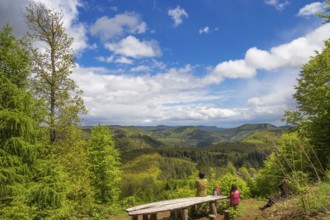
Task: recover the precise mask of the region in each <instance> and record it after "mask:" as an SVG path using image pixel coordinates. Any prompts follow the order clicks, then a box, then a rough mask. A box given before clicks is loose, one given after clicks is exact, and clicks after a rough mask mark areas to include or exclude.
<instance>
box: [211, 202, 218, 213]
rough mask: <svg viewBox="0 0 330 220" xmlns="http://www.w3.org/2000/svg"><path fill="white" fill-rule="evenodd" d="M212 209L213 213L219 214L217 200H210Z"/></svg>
mask: <svg viewBox="0 0 330 220" xmlns="http://www.w3.org/2000/svg"><path fill="white" fill-rule="evenodd" d="M210 210H211V214H213V215H215V216H217V214H218V213H217V206H216V205H215V201H211V202H210Z"/></svg>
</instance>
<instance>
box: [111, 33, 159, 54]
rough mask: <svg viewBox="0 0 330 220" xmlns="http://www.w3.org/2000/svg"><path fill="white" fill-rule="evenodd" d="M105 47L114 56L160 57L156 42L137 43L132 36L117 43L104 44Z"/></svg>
mask: <svg viewBox="0 0 330 220" xmlns="http://www.w3.org/2000/svg"><path fill="white" fill-rule="evenodd" d="M105 47H106V48H107V49H109V50H110V51H112V52H113V53H115V54H119V55H122V56H127V57H132V58H145V57H157V56H160V55H161V50H160V48H159V46H158V43H157V41H154V40H151V41H139V40H138V39H137V38H135V37H134V36H128V37H126V38H124V39H122V40H121V41H119V42H118V43H106V44H105Z"/></svg>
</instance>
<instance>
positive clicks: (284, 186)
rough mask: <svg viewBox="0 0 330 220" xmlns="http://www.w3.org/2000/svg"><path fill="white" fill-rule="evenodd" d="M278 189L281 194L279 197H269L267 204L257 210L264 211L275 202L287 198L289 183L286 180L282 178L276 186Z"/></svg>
mask: <svg viewBox="0 0 330 220" xmlns="http://www.w3.org/2000/svg"><path fill="white" fill-rule="evenodd" d="M278 187H279V188H280V190H281V194H280V195H279V196H273V197H270V198H269V199H268V202H267V203H266V204H265V205H264V206H263V207H261V208H259V209H260V210H261V211H263V210H265V209H266V208H269V207H271V206H272V205H274V204H275V203H276V202H278V201H279V200H281V199H284V198H286V197H287V196H288V194H289V183H288V180H287V179H286V178H284V179H283V180H282V181H281V182H280V184H279V185H278Z"/></svg>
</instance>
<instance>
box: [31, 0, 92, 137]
mask: <svg viewBox="0 0 330 220" xmlns="http://www.w3.org/2000/svg"><path fill="white" fill-rule="evenodd" d="M25 19H26V23H27V25H28V27H29V30H30V33H29V34H28V36H29V38H28V39H30V43H31V44H30V50H31V57H32V61H33V73H34V76H33V82H34V83H33V85H34V91H35V92H36V94H37V95H38V97H42V98H44V100H45V104H46V106H47V108H48V120H47V123H48V126H49V129H50V142H51V143H53V142H55V141H56V139H58V138H60V136H61V131H62V129H63V128H64V127H66V126H68V125H70V124H72V123H73V124H76V123H78V122H79V121H80V119H79V117H78V114H79V113H84V112H86V109H85V107H84V103H83V100H82V98H81V97H80V94H81V90H79V89H78V85H77V84H76V83H75V81H74V80H72V79H71V78H70V75H71V73H72V70H73V68H74V67H75V56H74V51H73V49H72V42H73V38H71V37H69V36H68V35H67V33H66V30H65V28H64V26H63V14H62V13H61V12H57V11H54V10H50V9H47V8H45V7H44V6H43V5H41V4H36V3H34V2H32V3H30V4H29V6H28V7H27V8H26V15H25ZM62 135H63V132H62Z"/></svg>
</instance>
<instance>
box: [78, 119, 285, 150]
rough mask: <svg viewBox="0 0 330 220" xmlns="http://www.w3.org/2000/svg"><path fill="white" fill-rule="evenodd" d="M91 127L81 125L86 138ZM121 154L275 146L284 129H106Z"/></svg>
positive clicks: (261, 126)
mask: <svg viewBox="0 0 330 220" xmlns="http://www.w3.org/2000/svg"><path fill="white" fill-rule="evenodd" d="M91 128H92V127H90V126H83V127H81V130H82V131H83V137H84V138H86V139H88V137H89V135H90V130H91ZM110 128H111V130H112V132H113V134H114V138H115V141H116V144H117V147H118V148H119V149H120V150H121V151H130V150H135V149H147V148H196V147H197V148H205V147H208V146H211V145H214V144H216V143H221V142H240V141H242V142H248V143H259V144H261V143H263V144H270V143H276V140H277V139H278V137H279V136H280V135H281V133H282V132H283V131H284V130H285V129H282V128H278V127H276V126H273V125H271V124H246V125H242V126H240V127H237V128H229V129H224V128H218V127H215V126H164V125H161V126H138V127H134V126H116V125H111V126H110Z"/></svg>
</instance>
